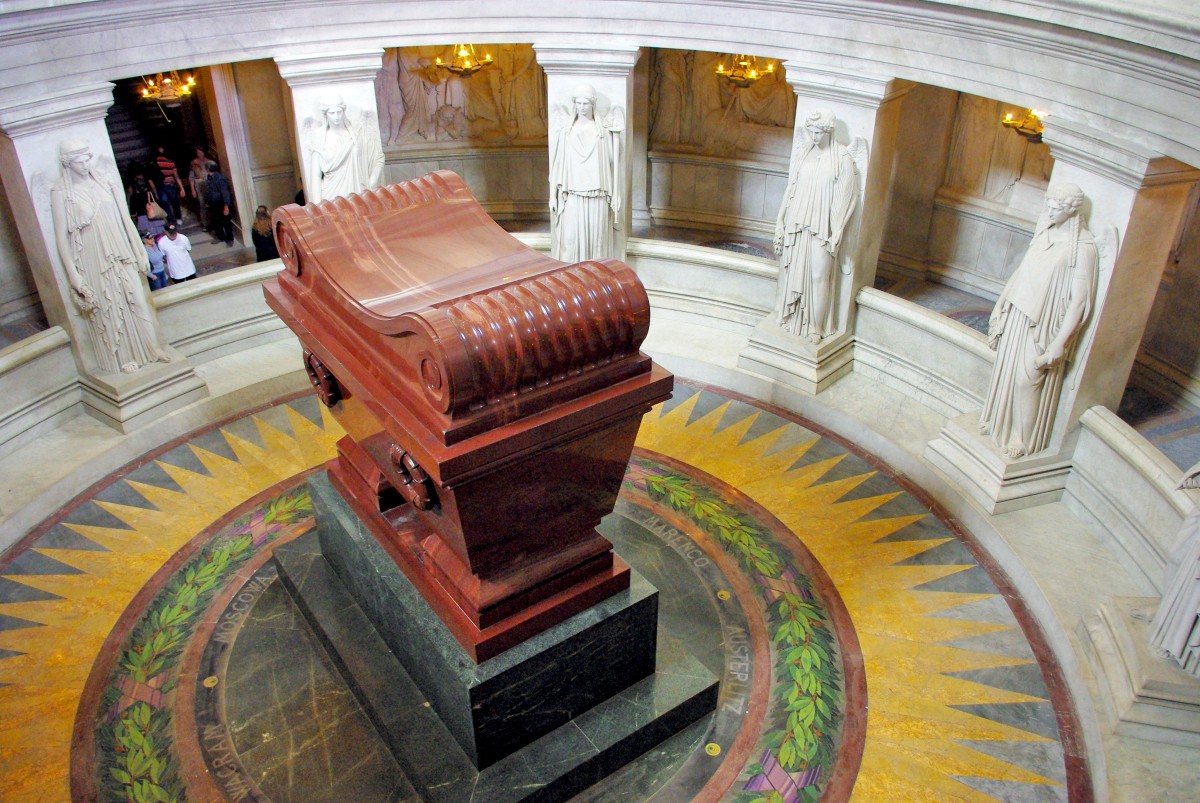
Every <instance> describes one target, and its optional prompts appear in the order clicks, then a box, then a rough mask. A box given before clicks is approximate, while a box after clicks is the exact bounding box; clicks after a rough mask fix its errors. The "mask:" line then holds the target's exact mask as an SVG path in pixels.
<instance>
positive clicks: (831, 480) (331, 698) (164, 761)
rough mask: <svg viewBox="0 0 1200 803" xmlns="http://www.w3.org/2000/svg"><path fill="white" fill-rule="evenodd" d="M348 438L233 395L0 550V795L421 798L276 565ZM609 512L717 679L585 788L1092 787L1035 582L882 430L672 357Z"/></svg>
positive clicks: (1053, 796) (777, 793) (1025, 794)
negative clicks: (1025, 594) (804, 413)
mask: <svg viewBox="0 0 1200 803" xmlns="http://www.w3.org/2000/svg"><path fill="white" fill-rule="evenodd" d="M339 436H340V431H339V430H338V427H337V425H336V423H335V422H334V421H333V420H332V419H331V418H330V417H329V416H328V415H327V413H325V411H324V410H323V408H321V406H320V405H319V404H318V403H317V402H316V400H315V399H314V398H313V397H311V396H303V397H300V398H296V399H290V400H285V401H282V402H280V403H278V404H275V405H272V406H269V407H267V408H264V409H262V410H259V411H256V412H254V413H253V414H248V415H244V416H241V417H237V418H235V419H232V420H230V421H227V422H225V423H224V424H222V425H221V426H218V427H215V428H212V429H209V430H206V431H202V432H198V433H195V434H194V435H193V436H191V437H189V438H186V439H185V440H183V441H182V442H179V443H175V444H171V445H169V446H168V447H166V448H164V449H163V450H160V451H159V452H158V453H154V454H151V455H147V456H146V457H145V458H143V459H142V460H140V461H138V462H136V463H134V464H132V465H130V466H128V467H127V468H126V469H124V470H122V471H119V472H117V473H116V474H114V475H113V476H111V477H109V478H108V479H107V480H106V481H104V482H102V483H99V484H98V485H97V486H96V487H94V488H91V489H89V490H88V491H86V492H84V493H83V494H81V496H80V497H79V498H78V499H77V500H75V501H74V502H72V503H71V504H70V505H68V506H67V507H65V508H64V509H63V510H62V511H61V512H60V513H59V514H58V515H57V516H56V517H55V518H54V519H52V520H50V521H48V522H46V523H45V524H44V525H43V526H42V527H40V528H39V529H37V530H36V531H35V532H34V533H33V534H32V535H31V537H30V538H27V539H26V540H25V541H23V542H22V543H21V544H18V545H17V547H15V548H14V549H12V550H10V551H9V552H7V553H6V554H4V555H3V556H2V557H0V799H3V800H34V799H37V800H65V799H68V798H72V797H74V798H75V799H101V800H117V799H120V800H125V799H146V800H150V799H156V797H159V795H158V793H159V792H160V791H161V792H162V793H163V794H162V795H161V798H162V799H181V800H182V799H188V800H215V799H227V800H274V801H285V800H356V801H360V800H361V801H371V800H391V799H410V798H411V797H412V796H413V795H412V790H411V787H410V786H409V785H408V784H407V782H406V780H405V778H404V774H403V772H402V771H401V770H400V769H399V768H398V766H397V765H396V763H395V761H394V760H393V759H392V757H391V755H390V754H389V753H388V751H387V750H386V749H385V748H384V746H383V744H382V743H381V741H380V740H379V738H378V737H377V736H376V734H375V733H374V731H373V730H372V728H371V727H370V723H369V721H368V720H367V719H366V717H365V716H364V714H363V713H362V711H361V710H360V709H359V707H358V704H357V703H356V701H355V699H354V695H353V693H352V692H351V690H350V689H349V688H348V687H347V685H346V684H345V683H344V682H343V681H342V679H341V677H340V676H339V675H338V674H337V672H336V671H334V670H333V668H332V667H331V665H330V664H329V661H328V659H327V658H326V657H325V655H324V654H323V653H322V652H321V650H320V649H319V648H318V647H317V646H316V645H315V643H314V642H313V640H312V639H311V638H310V635H309V633H308V631H307V630H306V626H305V624H304V623H303V621H302V620H301V618H300V617H298V616H297V614H296V611H295V609H294V606H293V604H292V603H291V601H290V598H289V597H288V596H287V595H286V594H284V593H283V591H282V588H281V587H280V583H279V582H278V581H277V580H276V578H275V574H274V568H273V564H272V562H271V554H272V551H273V550H274V549H275V547H277V546H279V545H281V544H284V543H288V542H289V541H291V540H293V539H295V538H297V537H299V536H301V535H303V534H304V533H305V532H307V531H308V530H310V529H311V527H312V526H313V522H312V517H311V509H310V506H309V504H308V499H307V495H306V491H305V486H304V478H305V476H307V474H308V473H310V472H311V471H313V470H315V469H316V468H318V467H319V466H320V464H321V463H322V462H323V461H324V460H326V459H328V458H329V457H330V456H331V455H332V453H333V444H334V442H335V441H336V439H337V438H338V437H339ZM603 529H604V531H605V533H606V535H608V536H609V537H610V538H611V540H613V542H614V544H615V545H616V549H617V551H618V552H619V553H620V554H622V555H623V556H624V557H626V559H627V560H629V561H630V562H631V563H632V564H634V565H635V567H637V568H638V569H639V571H641V572H642V573H643V574H645V575H646V576H647V577H649V578H650V579H651V580H652V582H654V583H655V584H656V585H657V586H658V587H659V588H660V593H661V597H662V615H661V618H660V625H661V629H660V645H663V648H669V649H681V648H686V649H688V650H689V651H691V652H692V653H693V654H694V655H695V656H696V657H697V658H699V659H700V660H701V661H702V662H703V663H705V664H706V665H707V666H708V667H709V668H710V669H711V670H712V671H713V672H714V673H716V674H717V675H718V676H719V677H720V678H721V697H720V701H719V704H718V711H717V713H716V714H714V715H711V716H709V717H706V718H705V719H702V720H701V721H699V722H698V723H696V724H695V725H694V726H692V727H691V728H689V729H687V730H685V731H683V732H682V733H680V734H678V735H677V736H675V737H673V738H672V739H670V740H668V741H667V742H665V743H664V744H663V745H661V746H660V747H659V748H656V749H655V750H652V751H651V752H650V753H648V754H647V755H646V756H644V757H642V758H641V759H638V760H637V761H635V762H634V763H632V764H631V765H629V766H628V767H627V768H625V769H624V770H622V771H620V772H619V773H617V774H616V775H614V776H612V777H610V778H609V779H607V780H606V781H605V782H604V783H602V784H599V785H597V786H596V787H593V788H591V789H589V790H587V791H585V792H583V793H582V794H581V795H580V798H581V799H587V800H637V799H648V798H650V797H652V796H653V797H654V798H655V799H659V800H682V799H730V800H764V801H766V800H786V801H792V800H812V799H816V797H817V796H820V795H822V794H823V795H824V796H825V799H830V800H837V799H846V798H848V797H849V796H850V795H851V794H853V796H854V797H855V798H856V799H864V800H916V799H926V800H1012V801H1025V800H1030V801H1035V800H1087V799H1090V798H1091V788H1090V785H1089V781H1088V775H1087V772H1086V766H1085V762H1084V759H1083V757H1082V755H1081V750H1080V747H1079V744H1078V740H1077V738H1076V732H1077V728H1076V726H1075V718H1074V714H1073V710H1072V708H1071V704H1070V701H1069V700H1068V699H1067V696H1066V693H1065V691H1064V688H1065V687H1064V684H1063V682H1062V678H1061V675H1060V672H1059V668H1058V667H1057V666H1056V665H1055V664H1054V662H1053V661H1052V660H1050V659H1049V657H1048V655H1049V654H1048V651H1047V650H1046V648H1045V646H1044V642H1043V639H1042V637H1041V635H1040V634H1039V632H1038V631H1037V629H1036V628H1035V627H1034V626H1032V624H1031V620H1030V617H1029V616H1028V615H1027V613H1026V611H1025V609H1024V606H1023V604H1022V602H1021V600H1020V599H1019V598H1018V596H1017V595H1016V594H1015V593H1014V592H1013V591H1012V589H1011V587H1010V585H1009V584H1008V583H1007V581H1006V580H1005V578H1004V577H1003V575H1002V574H1001V573H999V572H998V571H997V570H996V569H995V567H993V566H992V565H991V564H990V562H989V561H988V559H987V558H986V556H984V555H983V554H981V552H980V550H979V549H978V547H977V545H976V544H975V543H974V542H973V540H972V539H971V538H970V537H969V535H967V534H964V533H961V532H959V531H958V529H957V528H956V526H955V524H954V522H951V521H947V520H946V519H945V518H944V517H942V516H939V515H938V512H937V511H936V510H931V509H930V506H929V505H928V503H927V501H926V500H925V499H924V497H923V496H922V495H921V494H920V492H919V491H918V490H916V489H913V488H911V487H908V486H907V485H906V483H905V482H904V481H903V479H902V478H896V477H894V476H892V475H891V474H890V473H889V472H888V471H887V469H886V467H885V466H882V465H880V464H878V462H877V461H875V460H874V459H872V458H871V457H870V456H868V455H861V454H856V453H854V452H853V451H851V450H849V449H848V448H847V447H846V446H845V445H844V444H842V443H840V442H838V441H837V440H836V439H834V438H831V437H829V436H828V435H826V434H824V433H822V432H820V431H818V430H816V429H815V428H814V427H812V426H811V425H807V424H806V423H805V422H803V421H800V420H798V419H796V418H794V417H792V416H788V415H785V414H783V413H781V412H780V411H777V410H773V409H769V408H765V407H763V406H761V405H757V404H753V403H749V402H747V401H745V400H741V399H739V398H736V397H732V396H730V395H728V394H725V393H722V392H720V391H717V390H715V389H705V388H699V387H693V386H689V385H686V384H683V383H680V384H678V385H677V388H676V393H675V397H674V398H673V399H672V400H670V401H669V402H667V403H665V404H664V405H662V406H661V407H659V408H657V409H656V410H654V411H652V412H651V413H650V414H648V415H647V417H646V419H645V420H644V422H643V427H642V430H641V433H640V435H639V439H638V450H637V452H636V454H635V459H634V461H632V462H631V467H630V470H629V472H628V474H627V477H626V483H625V488H624V491H623V493H622V499H621V502H620V504H619V506H618V508H617V510H616V511H615V512H614V514H613V515H612V516H610V517H609V518H608V519H606V520H605V522H604V524H603ZM681 645H682V646H681ZM139 796H140V797H139Z"/></svg>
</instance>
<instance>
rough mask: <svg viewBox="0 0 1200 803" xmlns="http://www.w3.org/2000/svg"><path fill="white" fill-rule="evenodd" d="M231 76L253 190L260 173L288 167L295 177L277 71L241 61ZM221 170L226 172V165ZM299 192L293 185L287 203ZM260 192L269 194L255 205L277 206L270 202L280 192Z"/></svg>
mask: <svg viewBox="0 0 1200 803" xmlns="http://www.w3.org/2000/svg"><path fill="white" fill-rule="evenodd" d="M233 76H234V81H235V82H236V84H237V92H238V95H239V96H240V97H241V98H242V104H241V105H242V115H243V117H244V118H245V122H246V140H247V141H246V144H247V148H248V151H249V153H248V156H249V159H250V171H251V174H252V175H253V176H254V177H255V184H256V186H257V184H258V175H259V173H260V172H261V171H269V172H271V173H276V174H277V173H280V172H282V171H283V170H284V169H285V166H290V168H291V170H292V172H293V174H295V172H296V166H295V154H294V152H293V150H292V124H291V118H290V117H289V115H288V111H287V107H286V105H285V101H284V97H285V94H286V89H287V87H286V86H285V85H284V83H283V79H282V78H280V77H279V68H278V67H277V66H276V65H275V62H274V61H272V60H270V59H258V60H255V61H243V62H238V63H237V64H234V65H233ZM222 168H223V169H225V170H228V167H227V166H226V165H222ZM299 188H300V187H299V185H297V186H295V187H293V188H292V191H291V192H290V193H287V194H286V196H285V197H286V198H287V200H288V201H290V200H291V197H292V195H294V194H295V192H296V190H298V189H299ZM264 189H266V190H267V192H268V193H269V194H268V195H266V196H263V195H259V196H258V203H260V204H267V206H271V207H273V206H277V205H278V203H275V204H272V203H271V200H276V199H277V198H278V197H279V194H280V192H281V190H280V189H279V188H278V187H269V188H264Z"/></svg>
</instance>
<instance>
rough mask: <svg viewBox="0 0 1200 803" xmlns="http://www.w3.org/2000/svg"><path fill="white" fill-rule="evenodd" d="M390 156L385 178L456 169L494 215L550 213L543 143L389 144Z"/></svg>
mask: <svg viewBox="0 0 1200 803" xmlns="http://www.w3.org/2000/svg"><path fill="white" fill-rule="evenodd" d="M386 158H387V161H386V163H385V165H384V181H385V182H387V183H395V182H397V181H408V180H411V179H414V178H420V177H421V176H423V175H425V174H426V173H431V172H433V171H434V170H453V171H454V172H455V173H458V174H459V175H460V176H462V178H463V180H464V181H466V182H467V186H468V187H470V189H471V192H472V193H474V195H475V197H476V198H478V199H479V203H480V204H481V205H482V206H483V208H484V209H486V210H487V211H488V214H490V215H492V217H495V218H497V219H501V220H512V219H514V218H522V219H539V220H540V219H543V218H547V217H548V216H549V208H548V207H547V203H548V200H549V197H550V184H549V175H548V174H549V164H548V162H547V159H546V151H545V148H541V147H534V148H517V147H514V148H487V149H471V148H464V147H461V146H451V147H450V148H441V149H439V148H429V149H423V150H414V149H410V148H405V149H390V150H389V151H388V152H387V153H386Z"/></svg>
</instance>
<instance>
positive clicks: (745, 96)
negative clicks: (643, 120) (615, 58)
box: [650, 49, 796, 156]
mask: <svg viewBox="0 0 1200 803" xmlns="http://www.w3.org/2000/svg"><path fill="white" fill-rule="evenodd" d="M722 60H724V61H726V62H727V61H728V60H729V56H727V55H726V56H722V55H721V54H719V53H709V52H705V51H692V50H670V49H660V50H655V51H654V53H653V60H652V62H651V76H652V77H651V86H650V121H651V122H650V145H651V148H653V149H666V150H678V149H683V150H688V151H689V152H695V151H699V152H700V153H706V154H710V155H715V156H727V155H730V154H732V153H735V152H737V151H739V150H741V151H745V150H752V151H763V150H766V151H768V152H770V151H772V150H775V149H778V150H780V152H781V155H782V151H783V150H785V149H786V148H787V142H788V141H789V140H790V137H791V129H792V126H793V124H794V121H795V113H796V95H795V92H793V91H792V88H791V87H790V86H788V85H787V82H786V81H785V80H784V74H783V68H782V66H780V65H776V69H775V72H774V73H773V74H769V75H766V76H764V77H763V78H762V79H760V80H759V81H758V82H757V83H755V84H753V85H752V86H750V87H747V88H745V89H736V88H734V87H733V86H732V85H731V84H729V82H728V81H726V80H725V79H724V78H722V77H721V76H719V75H717V74H716V68H717V65H718V64H719V63H720V62H721V61H722ZM680 146H683V147H682V148H681V147H680Z"/></svg>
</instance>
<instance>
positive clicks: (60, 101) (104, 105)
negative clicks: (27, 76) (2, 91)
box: [0, 81, 113, 138]
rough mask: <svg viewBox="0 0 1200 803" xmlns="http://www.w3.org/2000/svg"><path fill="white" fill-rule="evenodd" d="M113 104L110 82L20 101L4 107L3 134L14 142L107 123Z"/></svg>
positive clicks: (1, 112) (0, 128) (0, 114)
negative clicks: (93, 122) (91, 123)
mask: <svg viewBox="0 0 1200 803" xmlns="http://www.w3.org/2000/svg"><path fill="white" fill-rule="evenodd" d="M112 104H113V85H112V84H110V83H108V82H107V81H106V82H104V83H98V84H92V85H90V86H81V87H75V88H72V89H70V90H68V91H65V92H61V93H59V94H56V95H43V96H41V97H37V98H27V99H24V100H16V101H12V102H10V103H7V104H5V105H4V106H0V131H3V132H4V133H5V134H7V135H8V136H9V137H10V138H11V137H23V136H26V135H29V134H37V133H41V132H43V131H53V130H55V129H59V128H63V127H64V126H68V125H71V124H73V123H83V122H88V121H90V120H103V119H104V117H105V116H106V115H107V114H108V108H109V107H110V106H112Z"/></svg>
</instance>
